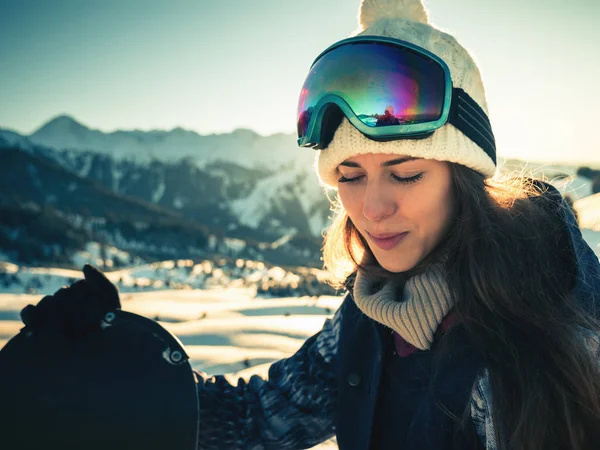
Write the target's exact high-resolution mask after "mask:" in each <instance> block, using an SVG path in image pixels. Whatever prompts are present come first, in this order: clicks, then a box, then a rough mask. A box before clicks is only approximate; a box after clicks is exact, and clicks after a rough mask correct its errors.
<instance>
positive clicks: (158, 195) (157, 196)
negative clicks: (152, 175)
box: [152, 180, 167, 203]
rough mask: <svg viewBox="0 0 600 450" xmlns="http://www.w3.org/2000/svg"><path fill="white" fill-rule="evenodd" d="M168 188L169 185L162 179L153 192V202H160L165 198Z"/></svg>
mask: <svg viewBox="0 0 600 450" xmlns="http://www.w3.org/2000/svg"><path fill="white" fill-rule="evenodd" d="M166 188H167V186H166V185H165V182H164V180H161V181H160V183H159V184H158V186H157V187H156V190H155V191H154V192H153V193H152V202H154V203H158V202H160V200H161V199H162V198H163V195H165V190H166Z"/></svg>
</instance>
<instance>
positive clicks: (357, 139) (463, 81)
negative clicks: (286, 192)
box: [315, 0, 496, 188]
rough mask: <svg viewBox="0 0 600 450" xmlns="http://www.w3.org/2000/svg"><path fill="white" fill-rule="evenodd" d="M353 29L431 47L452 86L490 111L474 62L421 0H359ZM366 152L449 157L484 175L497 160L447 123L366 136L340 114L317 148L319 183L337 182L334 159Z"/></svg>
mask: <svg viewBox="0 0 600 450" xmlns="http://www.w3.org/2000/svg"><path fill="white" fill-rule="evenodd" d="M356 35H358V36H360V35H369V36H386V37H390V38H395V39H401V40H403V41H407V42H410V43H412V44H414V45H417V46H419V47H422V48H424V49H426V50H429V51H430V52H432V53H434V54H435V55H437V56H438V57H440V58H441V59H443V60H444V62H445V63H446V64H447V65H448V67H449V68H450V76H451V78H452V85H453V87H455V88H462V89H463V90H464V91H465V92H466V93H467V94H469V95H470V96H471V98H473V100H475V102H476V103H477V104H478V105H479V106H480V107H481V108H482V109H483V110H484V111H485V113H486V115H488V116H489V114H488V107H487V102H486V99H485V91H484V89H483V83H482V81H481V75H480V73H479V69H478V68H477V64H475V61H474V60H473V58H472V57H471V55H469V53H468V52H467V50H465V49H464V48H463V47H462V46H461V45H460V44H459V43H458V42H457V41H456V39H455V38H454V37H453V36H451V35H449V34H447V33H444V32H443V31H440V30H438V29H436V28H434V27H433V26H432V25H430V24H429V18H428V15H427V10H426V9H425V6H424V5H423V3H422V2H421V0H362V2H361V5H360V11H359V30H358V32H357V33H356ZM366 153H392V154H398V155H406V156H413V157H419V158H427V159H436V160H440V161H450V162H454V163H459V164H462V165H464V166H467V167H470V168H472V169H474V170H476V171H478V172H480V173H482V174H483V175H485V176H486V177H488V178H489V177H493V176H494V174H495V172H496V164H495V163H494V161H493V160H492V159H491V158H490V157H489V156H488V155H487V154H486V153H485V151H484V150H483V149H482V148H481V147H479V146H478V145H477V144H476V143H475V142H473V141H472V140H471V139H469V138H468V137H467V136H466V135H464V134H463V133H462V132H460V131H459V130H458V129H457V128H456V127H454V126H453V125H452V124H450V123H446V124H445V125H444V126H443V127H441V128H439V129H437V130H436V131H435V132H434V133H433V134H432V135H431V136H429V137H427V138H425V139H401V140H395V141H387V142H377V141H374V140H371V139H368V138H367V137H365V136H364V135H363V134H362V133H361V132H360V131H358V130H357V129H356V128H355V127H354V126H353V125H352V124H351V123H350V122H349V121H348V119H347V118H346V117H344V118H343V120H342V122H341V124H340V125H339V127H338V128H337V130H336V132H335V134H334V137H333V140H332V141H331V143H330V144H329V146H328V147H327V148H325V149H323V150H317V151H316V159H315V166H316V167H317V173H318V175H319V178H320V180H321V183H323V184H324V185H327V186H329V187H333V188H336V187H337V180H338V178H339V174H338V173H337V167H338V165H339V164H340V163H341V162H343V161H345V160H346V159H348V158H351V157H352V156H356V155H362V154H366Z"/></svg>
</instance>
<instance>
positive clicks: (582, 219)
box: [573, 193, 600, 231]
mask: <svg viewBox="0 0 600 450" xmlns="http://www.w3.org/2000/svg"><path fill="white" fill-rule="evenodd" d="M573 208H575V210H576V211H577V216H578V220H579V225H580V226H581V227H582V228H588V229H590V230H596V231H600V193H598V194H594V195H590V196H589V197H585V198H582V199H580V200H577V201H576V202H575V203H573Z"/></svg>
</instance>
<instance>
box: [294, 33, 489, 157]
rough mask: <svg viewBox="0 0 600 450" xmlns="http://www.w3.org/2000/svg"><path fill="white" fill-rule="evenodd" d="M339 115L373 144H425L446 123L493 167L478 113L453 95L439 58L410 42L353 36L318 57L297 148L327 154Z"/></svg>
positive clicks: (301, 108)
mask: <svg viewBox="0 0 600 450" xmlns="http://www.w3.org/2000/svg"><path fill="white" fill-rule="evenodd" d="M341 114H343V115H345V116H346V117H347V118H348V120H349V121H350V122H351V123H352V125H354V127H356V128H357V129H358V130H359V131H360V132H361V133H362V134H364V135H365V136H367V137H368V138H370V139H372V140H375V141H390V140H397V139H419V138H425V137H428V136H430V135H431V134H433V132H434V131H435V130H437V129H438V128H440V127H442V126H444V125H445V124H446V123H451V124H452V125H454V126H455V127H456V128H458V129H459V130H460V131H461V132H462V133H464V134H465V135H466V136H467V137H469V138H470V139H471V140H472V141H474V142H475V143H476V144H477V145H478V146H479V147H481V148H482V149H483V150H484V151H485V152H486V153H487V154H488V155H489V156H490V158H492V160H493V161H494V163H495V162H496V145H495V139H494V134H493V132H492V128H491V125H490V121H489V119H488V117H487V115H486V114H485V112H484V111H483V109H482V108H481V107H480V106H479V105H478V104H477V103H476V102H475V100H473V99H472V98H471V97H470V96H469V95H468V94H467V93H466V92H465V91H463V90H462V89H459V88H453V86H452V79H451V77H450V69H449V68H448V66H447V65H446V63H445V62H444V61H443V60H442V59H441V58H439V57H438V56H436V55H435V54H433V53H431V52H429V51H427V50H425V49H423V48H421V47H418V46H416V45H413V44H411V43H409V42H405V41H401V40H398V39H392V38H387V37H380V36H358V37H353V38H349V39H344V40H342V41H340V42H337V43H335V44H334V45H332V46H331V47H329V48H328V49H327V50H325V51H324V52H323V53H321V54H320V55H319V56H318V57H317V59H316V60H315V61H314V62H313V64H312V66H311V68H310V71H309V74H308V76H307V78H306V81H305V82H304V85H303V87H302V91H301V92H300V99H299V102H298V111H297V128H298V145H299V146H300V147H310V148H314V149H325V148H327V146H328V145H329V143H330V142H331V139H332V138H333V133H334V132H335V129H336V128H337V126H338V125H339V124H340V122H341V120H342V118H343V117H342V115H341Z"/></svg>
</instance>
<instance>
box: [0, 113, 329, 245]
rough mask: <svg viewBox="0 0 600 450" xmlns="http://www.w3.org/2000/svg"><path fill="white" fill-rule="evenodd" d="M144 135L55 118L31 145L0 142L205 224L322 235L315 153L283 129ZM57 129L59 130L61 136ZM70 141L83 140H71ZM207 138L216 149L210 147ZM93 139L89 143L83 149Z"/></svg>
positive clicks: (323, 204)
mask: <svg viewBox="0 0 600 450" xmlns="http://www.w3.org/2000/svg"><path fill="white" fill-rule="evenodd" d="M142 135H143V133H142V132H116V133H111V134H104V133H101V132H100V131H97V130H89V129H87V128H86V127H83V126H82V125H80V124H78V123H77V122H75V121H73V120H72V119H70V118H67V117H60V118H57V119H55V120H53V121H51V122H49V123H48V124H46V125H44V126H43V127H42V128H41V129H40V130H38V131H37V132H36V133H34V134H33V135H32V136H37V138H36V139H37V142H38V143H37V144H36V143H34V141H33V140H29V139H28V138H26V137H24V136H20V135H18V134H16V133H13V132H10V131H0V145H2V143H4V147H9V148H15V147H16V148H20V149H23V150H25V151H27V152H28V153H34V154H36V155H38V156H42V157H43V158H46V159H50V160H52V161H54V162H56V163H58V164H59V165H61V166H63V167H64V168H66V169H67V170H69V171H71V172H73V173H75V174H77V175H78V176H79V177H81V178H86V179H90V180H93V181H96V182H98V183H100V184H102V185H103V186H104V187H106V188H108V189H110V190H112V191H114V192H116V193H119V194H122V195H127V196H132V197H136V198H140V199H143V200H144V201H147V202H150V203H154V204H157V205H160V206H162V207H165V208H168V209H170V210H173V211H176V212H178V213H180V214H182V215H183V216H184V217H187V218H188V219H191V220H197V221H200V222H202V223H204V224H207V225H210V226H220V227H227V231H229V232H231V234H235V230H237V229H238V228H239V227H240V226H242V227H246V228H250V229H256V230H259V235H257V236H256V238H260V237H261V236H262V235H264V234H265V233H266V234H267V236H268V237H267V239H272V240H274V239H278V238H280V237H282V236H283V235H285V234H301V235H302V234H308V235H312V236H314V237H320V235H321V232H322V230H323V229H324V228H325V227H326V225H327V223H328V216H329V206H328V201H327V198H326V196H325V194H324V191H323V190H322V188H321V187H320V186H319V184H318V181H317V178H316V175H315V174H314V171H313V169H312V158H313V156H314V155H313V154H312V153H311V151H310V150H305V151H304V152H305V153H303V152H302V151H300V150H298V149H297V148H293V151H294V152H295V153H292V152H291V151H289V150H285V144H283V143H282V142H283V140H282V136H283V135H276V136H270V137H267V138H264V137H261V136H259V135H257V134H255V133H252V132H246V131H240V130H238V131H236V132H234V133H231V134H229V135H216V136H200V135H198V134H196V133H192V132H185V133H184V134H183V135H185V136H187V138H186V139H184V141H185V143H184V142H183V141H182V140H181V139H179V138H177V136H180V137H181V136H183V135H182V130H173V131H172V132H169V133H166V132H148V134H147V135H145V137H144V138H142V137H141V136H142ZM40 136H45V137H46V138H47V139H44V140H42V139H41V138H40ZM59 136H63V137H62V138H61V139H60V140H61V142H60V143H59V142H58V140H59ZM160 136H162V137H160ZM174 136H175V138H174ZM288 137H290V136H288ZM178 139H179V141H178ZM42 141H43V142H44V144H43V145H41V144H39V142H42ZM176 142H179V143H180V145H179V146H177V145H176V144H175V143H176ZM215 143H216V144H215ZM75 144H77V145H85V147H80V148H78V149H75V148H71V147H70V146H71V145H75ZM213 144H214V145H216V147H217V151H209V148H210V146H211V145H213ZM92 145H93V146H95V148H93V149H89V148H90V146H92ZM129 145H131V146H129ZM294 145H295V144H294ZM53 147H54V148H53ZM159 147H160V151H159V152H158V154H160V155H161V157H160V158H158V159H151V158H150V157H149V155H150V154H152V152H153V151H154V150H155V149H157V148H159ZM220 147H222V149H221V150H218V148H220ZM59 148H63V149H62V150H58V149H59ZM85 148H88V150H85ZM261 152H262V154H263V155H262V158H263V159H262V160H261ZM113 155H118V156H117V157H115V156H113ZM138 155H145V156H144V157H143V158H141V157H137V156H138ZM244 155H245V156H244ZM266 155H269V156H266ZM299 155H303V156H301V157H298V156H299ZM302 160H304V161H302Z"/></svg>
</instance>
